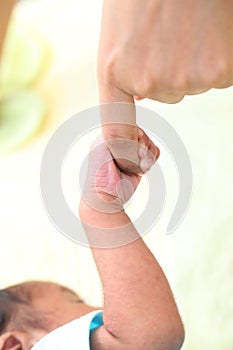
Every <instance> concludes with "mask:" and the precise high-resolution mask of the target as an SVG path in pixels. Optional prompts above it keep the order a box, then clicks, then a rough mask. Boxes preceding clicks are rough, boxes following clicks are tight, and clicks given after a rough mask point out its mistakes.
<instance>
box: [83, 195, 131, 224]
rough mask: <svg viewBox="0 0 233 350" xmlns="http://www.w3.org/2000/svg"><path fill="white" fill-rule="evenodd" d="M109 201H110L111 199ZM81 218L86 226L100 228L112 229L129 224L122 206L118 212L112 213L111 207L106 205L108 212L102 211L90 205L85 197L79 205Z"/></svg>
mask: <svg viewBox="0 0 233 350" xmlns="http://www.w3.org/2000/svg"><path fill="white" fill-rule="evenodd" d="M106 196H107V195H106ZM108 200H110V197H109V198H108ZM79 216H80V219H81V221H82V222H83V223H84V224H87V225H91V226H95V227H99V228H112V227H114V226H115V225H116V226H119V224H120V225H125V224H128V222H129V218H128V216H127V214H126V213H125V211H124V207H123V206H122V205H121V207H119V209H118V210H115V211H113V212H110V210H109V205H108V204H106V211H102V210H101V211H100V210H97V209H95V208H93V207H91V206H90V205H88V204H87V202H86V200H85V199H84V198H83V197H82V198H81V200H80V203H79Z"/></svg>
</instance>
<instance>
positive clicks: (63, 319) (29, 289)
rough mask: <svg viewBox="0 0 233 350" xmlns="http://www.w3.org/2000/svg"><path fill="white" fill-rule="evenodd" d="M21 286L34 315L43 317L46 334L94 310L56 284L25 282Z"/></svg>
mask: <svg viewBox="0 0 233 350" xmlns="http://www.w3.org/2000/svg"><path fill="white" fill-rule="evenodd" d="M23 286H24V288H25V293H26V294H27V295H28V298H29V300H30V306H31V307H32V308H33V310H34V311H35V313H36V312H38V313H39V314H41V315H45V320H46V330H47V331H48V332H50V331H52V330H53V329H55V328H57V327H59V326H61V325H64V324H66V323H68V322H70V321H72V320H74V319H76V318H78V317H80V316H82V315H84V314H86V313H88V312H90V311H93V310H94V308H92V307H90V306H88V305H86V304H84V303H83V302H82V300H81V299H80V298H79V296H78V295H77V294H76V293H75V292H73V291H72V290H70V289H68V288H66V287H63V286H61V285H58V284H56V283H50V282H26V283H24V285H23Z"/></svg>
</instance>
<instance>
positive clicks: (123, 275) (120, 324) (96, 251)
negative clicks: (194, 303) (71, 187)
mask: <svg viewBox="0 0 233 350" xmlns="http://www.w3.org/2000/svg"><path fill="white" fill-rule="evenodd" d="M102 146H103V147H102ZM102 146H101V147H102V150H101V156H100V158H101V159H99V161H100V162H99V163H98V161H97V159H98V156H99V151H100V150H97V151H96V154H94V153H95V150H94V152H93V155H92V156H91V159H90V164H89V175H88V176H89V179H90V178H91V177H92V180H93V179H94V182H93V181H92V180H91V181H90V182H89V183H88V181H87V186H86V187H89V189H91V191H92V194H93V195H95V194H96V192H97V197H96V198H97V199H96V198H95V199H93V201H92V203H91V201H90V199H91V197H90V193H88V194H87V196H86V198H88V200H87V201H86V198H85V196H84V197H83V199H82V200H81V203H80V217H81V219H82V222H83V225H84V228H85V230H86V233H87V236H88V239H89V241H90V243H91V244H92V245H98V246H101V245H103V243H104V245H105V248H100V247H98V248H92V252H93V256H94V259H95V262H96V265H97V268H98V271H99V274H100V278H101V281H102V285H103V291H104V312H103V320H104V326H102V327H100V328H98V329H97V330H95V331H94V332H93V333H92V337H91V349H92V350H105V349H106V350H109V349H111V350H118V349H119V350H121V349H124V350H127V349H128V350H142V349H143V350H176V349H180V347H181V345H182V343H183V338H184V330H183V325H182V322H181V319H180V316H179V313H178V310H177V307H176V304H175V301H174V298H173V295H172V292H171V290H170V287H169V284H168V282H167V279H166V277H165V275H164V273H163V271H162V269H161V268H160V266H159V264H158V262H157V261H156V260H155V258H154V256H153V255H152V254H151V252H150V251H149V249H148V248H147V246H146V245H145V244H144V242H143V240H142V239H141V238H140V236H139V235H138V233H137V232H136V230H135V228H134V226H133V224H132V223H131V221H130V219H129V217H128V216H127V215H126V213H125V212H124V209H123V206H122V205H121V203H122V202H124V201H125V199H128V198H124V197H125V196H124V194H125V193H126V192H127V193H128V191H127V189H126V191H125V192H124V186H125V184H126V182H125V183H124V184H122V186H123V187H122V188H121V190H120V191H118V192H120V193H121V195H119V196H118V194H117V192H116V189H115V188H116V184H117V182H118V181H119V180H120V179H124V180H127V181H129V182H130V183H131V184H132V187H133V188H134V190H135V189H136V187H137V184H138V183H139V181H140V179H139V176H138V175H124V174H122V173H121V172H120V171H119V169H117V168H116V166H115V163H114V162H113V161H111V160H110V161H109V162H108V165H107V166H104V167H103V168H102V169H101V170H100V171H99V173H98V174H97V176H96V170H97V169H98V168H99V165H100V163H101V162H104V159H106V160H107V158H108V156H109V154H108V149H107V147H105V145H102ZM108 159H109V158H108ZM90 167H94V168H95V169H91V171H90ZM93 183H94V184H95V186H93ZM94 192H95V193H94ZM131 194H132V193H131ZM98 195H101V196H102V199H103V200H102V202H103V203H104V204H103V203H101V204H100V203H98V200H99V196H98ZM127 196H128V194H127V195H126V197H127ZM95 200H97V201H95ZM113 200H115V203H114V205H113V204H112V203H113V202H112V201H113ZM99 204H100V205H101V211H100V210H99V209H100V207H98V205H99ZM102 204H103V205H102ZM92 205H93V207H92ZM105 206H106V212H104V210H103V209H104V207H105ZM94 207H96V209H95V208H94ZM110 211H111V212H110ZM97 228H99V229H97ZM102 234H103V235H104V237H105V240H103V241H102V242H101V239H102ZM98 235H100V236H99V237H100V239H99V240H98ZM106 237H108V239H109V240H108V241H106ZM122 237H125V239H126V240H125V242H123V241H122ZM114 240H115V241H114ZM127 240H131V243H129V244H123V243H126V241H127ZM108 242H109V244H111V245H114V243H115V246H116V247H114V248H111V247H109V248H106V245H107V243H108ZM110 242H111V243H110Z"/></svg>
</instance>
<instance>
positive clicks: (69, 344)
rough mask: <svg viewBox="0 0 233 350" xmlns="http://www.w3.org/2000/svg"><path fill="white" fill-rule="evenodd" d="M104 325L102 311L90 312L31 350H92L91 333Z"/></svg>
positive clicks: (54, 332)
mask: <svg viewBox="0 0 233 350" xmlns="http://www.w3.org/2000/svg"><path fill="white" fill-rule="evenodd" d="M102 324H103V320H102V311H93V312H90V313H88V314H87V315H85V316H82V317H80V318H78V319H77V320H74V321H71V322H69V323H67V324H65V325H64V326H61V327H59V328H57V329H55V330H54V331H52V332H51V333H48V334H47V335H46V336H45V337H43V338H42V339H41V340H39V342H38V343H36V344H35V345H34V346H33V347H32V349H31V350H90V332H91V331H92V330H94V329H96V328H98V327H100V326H101V325H102Z"/></svg>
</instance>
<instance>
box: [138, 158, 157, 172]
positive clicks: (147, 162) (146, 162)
mask: <svg viewBox="0 0 233 350" xmlns="http://www.w3.org/2000/svg"><path fill="white" fill-rule="evenodd" d="M153 162H154V159H152V158H144V159H142V160H141V162H140V168H141V169H142V171H143V172H147V171H148V170H149V169H150V168H151V167H152V165H153Z"/></svg>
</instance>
